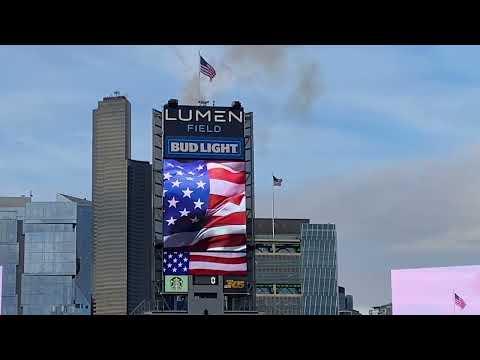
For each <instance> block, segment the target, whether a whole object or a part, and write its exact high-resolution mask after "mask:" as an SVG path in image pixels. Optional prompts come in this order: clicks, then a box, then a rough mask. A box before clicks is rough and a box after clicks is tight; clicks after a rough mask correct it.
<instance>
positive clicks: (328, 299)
mask: <svg viewBox="0 0 480 360" xmlns="http://www.w3.org/2000/svg"><path fill="white" fill-rule="evenodd" d="M301 241H302V268H303V300H304V314H305V315H337V314H338V287H337V235H336V230H335V225H334V224H302V230H301Z"/></svg>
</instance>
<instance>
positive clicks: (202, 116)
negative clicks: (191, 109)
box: [195, 110, 212, 122]
mask: <svg viewBox="0 0 480 360" xmlns="http://www.w3.org/2000/svg"><path fill="white" fill-rule="evenodd" d="M211 114H212V113H211V111H207V112H206V113H204V114H202V112H201V111H200V110H197V111H196V112H195V115H196V116H195V121H198V120H199V119H200V118H203V119H205V118H207V121H208V122H210V121H211V120H212V118H211Z"/></svg>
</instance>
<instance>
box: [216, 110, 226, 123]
mask: <svg viewBox="0 0 480 360" xmlns="http://www.w3.org/2000/svg"><path fill="white" fill-rule="evenodd" d="M213 119H214V121H215V122H225V121H227V120H226V119H225V111H224V110H215V115H213Z"/></svg>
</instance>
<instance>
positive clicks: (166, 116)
mask: <svg viewBox="0 0 480 360" xmlns="http://www.w3.org/2000/svg"><path fill="white" fill-rule="evenodd" d="M169 115H170V114H169V111H168V109H165V120H177V118H171V117H169Z"/></svg>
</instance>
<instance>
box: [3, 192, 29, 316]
mask: <svg viewBox="0 0 480 360" xmlns="http://www.w3.org/2000/svg"><path fill="white" fill-rule="evenodd" d="M30 201H31V199H30V198H29V197H25V196H22V197H0V266H2V273H3V274H2V284H1V286H2V289H1V290H2V291H1V296H2V298H1V308H0V314H1V315H17V314H19V311H20V291H21V276H22V275H21V274H22V269H23V256H21V247H23V220H24V218H25V206H26V205H27V204H28V203H30Z"/></svg>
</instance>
